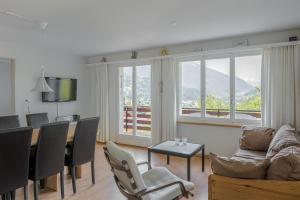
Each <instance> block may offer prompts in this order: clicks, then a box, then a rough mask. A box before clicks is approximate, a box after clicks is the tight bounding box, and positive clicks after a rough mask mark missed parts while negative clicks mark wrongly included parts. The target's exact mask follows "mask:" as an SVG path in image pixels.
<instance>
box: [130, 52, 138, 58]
mask: <svg viewBox="0 0 300 200" xmlns="http://www.w3.org/2000/svg"><path fill="white" fill-rule="evenodd" d="M137 56H138V53H137V52H136V51H132V52H131V59H137Z"/></svg>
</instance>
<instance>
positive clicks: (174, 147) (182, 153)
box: [148, 140, 205, 181]
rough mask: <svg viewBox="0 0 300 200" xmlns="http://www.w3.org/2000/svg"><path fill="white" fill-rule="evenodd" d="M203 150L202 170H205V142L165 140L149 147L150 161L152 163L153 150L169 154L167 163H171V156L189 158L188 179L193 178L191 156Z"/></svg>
mask: <svg viewBox="0 0 300 200" xmlns="http://www.w3.org/2000/svg"><path fill="white" fill-rule="evenodd" d="M200 151H201V152H202V172H204V160H205V159H204V153H205V145H204V144H194V143H186V144H182V143H181V144H176V143H175V141H170V140H168V141H164V142H162V143H160V144H157V145H154V146H151V147H148V162H149V164H150V165H151V152H154V153H160V154H165V155H167V164H168V165H169V164H170V156H177V157H181V158H187V180H188V181H190V180H191V158H192V157H193V156H194V155H195V154H196V153H198V152H200Z"/></svg>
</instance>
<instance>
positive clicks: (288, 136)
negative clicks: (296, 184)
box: [266, 124, 300, 159]
mask: <svg viewBox="0 0 300 200" xmlns="http://www.w3.org/2000/svg"><path fill="white" fill-rule="evenodd" d="M298 138H299V134H298V133H297V132H296V131H295V129H294V128H293V127H292V126H291V125H289V124H286V125H283V126H282V127H280V129H279V130H278V131H277V133H276V134H275V136H274V137H273V140H272V142H271V144H270V146H269V149H268V152H267V155H266V157H267V158H269V159H271V158H272V157H273V156H275V155H276V154H277V153H278V152H279V151H281V150H282V149H284V148H286V147H290V146H299V147H300V142H299V139H298Z"/></svg>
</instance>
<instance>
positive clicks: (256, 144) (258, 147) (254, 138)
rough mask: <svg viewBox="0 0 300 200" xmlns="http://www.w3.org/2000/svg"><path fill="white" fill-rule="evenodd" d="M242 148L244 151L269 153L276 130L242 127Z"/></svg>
mask: <svg viewBox="0 0 300 200" xmlns="http://www.w3.org/2000/svg"><path fill="white" fill-rule="evenodd" d="M242 130H243V134H242V136H241V138H240V148H241V149H244V150H254V151H267V150H268V148H269V145H270V143H271V141H272V139H273V135H274V131H275V130H274V129H272V128H264V127H249V126H244V127H242Z"/></svg>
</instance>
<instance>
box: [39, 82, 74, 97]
mask: <svg viewBox="0 0 300 200" xmlns="http://www.w3.org/2000/svg"><path fill="white" fill-rule="evenodd" d="M45 79H46V81H47V83H48V85H49V86H50V87H51V89H53V90H54V92H43V93H42V101H43V102H66V101H75V100H76V96H77V80H76V79H69V78H57V77H45Z"/></svg>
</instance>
